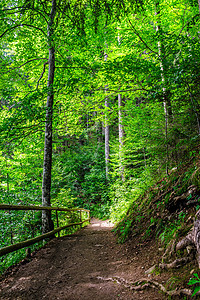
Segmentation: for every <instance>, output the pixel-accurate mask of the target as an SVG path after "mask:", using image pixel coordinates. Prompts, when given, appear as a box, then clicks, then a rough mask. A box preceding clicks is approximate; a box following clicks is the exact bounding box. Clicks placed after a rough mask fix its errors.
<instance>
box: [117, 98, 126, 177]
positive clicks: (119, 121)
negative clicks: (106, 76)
mask: <svg viewBox="0 0 200 300" xmlns="http://www.w3.org/2000/svg"><path fill="white" fill-rule="evenodd" d="M122 106H123V103H122V95H121V94H118V109H119V110H118V123H119V169H120V175H121V178H122V180H123V181H124V179H125V178H124V165H123V145H124V129H123V123H122Z"/></svg>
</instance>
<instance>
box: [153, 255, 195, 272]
mask: <svg viewBox="0 0 200 300" xmlns="http://www.w3.org/2000/svg"><path fill="white" fill-rule="evenodd" d="M189 261H191V258H190V257H182V258H177V259H175V260H174V261H173V262H171V263H168V264H167V263H160V264H159V265H158V267H159V268H160V269H167V270H169V269H177V268H180V267H182V266H183V265H185V264H187V263H188V262H189Z"/></svg>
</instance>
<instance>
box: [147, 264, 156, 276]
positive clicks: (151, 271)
mask: <svg viewBox="0 0 200 300" xmlns="http://www.w3.org/2000/svg"><path fill="white" fill-rule="evenodd" d="M155 269H156V265H154V266H153V267H151V268H149V269H148V270H146V271H145V274H151V273H153V272H154V271H155Z"/></svg>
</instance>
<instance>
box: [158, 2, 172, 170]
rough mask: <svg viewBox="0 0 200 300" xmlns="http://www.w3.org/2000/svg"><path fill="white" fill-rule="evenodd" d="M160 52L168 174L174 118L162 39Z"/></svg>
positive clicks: (159, 45)
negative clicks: (167, 89)
mask: <svg viewBox="0 0 200 300" xmlns="http://www.w3.org/2000/svg"><path fill="white" fill-rule="evenodd" d="M159 14H160V9H159V3H158V2H157V3H156V4H155V15H159ZM159 23H160V18H159V17H158V20H157V24H156V31H157V32H158V31H161V28H160V24H159ZM158 54H159V60H160V70H161V79H162V86H163V87H162V90H163V106H164V114H165V140H166V160H167V162H166V173H167V175H168V168H169V166H168V164H169V145H168V127H169V126H168V125H169V118H172V108H171V101H170V99H169V96H168V94H167V91H166V87H165V85H166V84H165V81H166V79H165V72H166V67H165V65H166V62H165V48H164V46H163V44H162V41H158Z"/></svg>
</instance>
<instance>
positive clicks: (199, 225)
mask: <svg viewBox="0 0 200 300" xmlns="http://www.w3.org/2000/svg"><path fill="white" fill-rule="evenodd" d="M189 245H194V246H195V248H196V251H197V262H198V265H199V268H200V210H198V212H197V213H196V219H195V221H194V227H193V228H192V230H191V231H190V232H189V233H188V234H187V236H186V237H185V238H183V239H182V240H181V241H179V242H178V244H177V245H176V251H178V250H181V249H184V248H186V247H187V246H189Z"/></svg>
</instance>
